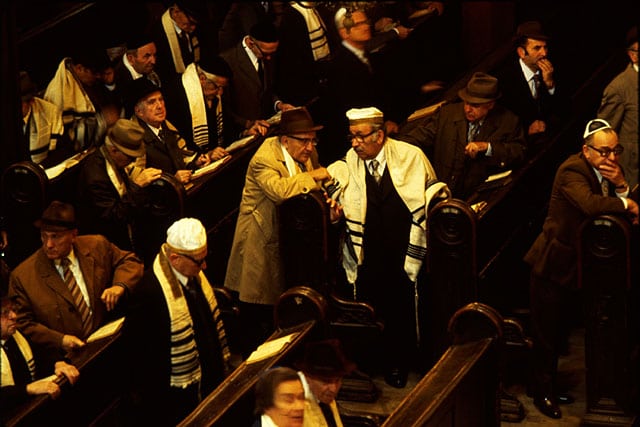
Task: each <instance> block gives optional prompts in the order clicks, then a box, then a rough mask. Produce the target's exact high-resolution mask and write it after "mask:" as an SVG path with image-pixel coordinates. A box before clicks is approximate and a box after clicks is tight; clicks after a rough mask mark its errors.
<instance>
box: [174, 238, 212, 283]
mask: <svg viewBox="0 0 640 427" xmlns="http://www.w3.org/2000/svg"><path fill="white" fill-rule="evenodd" d="M169 260H170V262H171V265H173V268H175V269H176V270H178V272H179V273H180V274H184V275H185V276H187V277H195V276H197V275H198V274H200V271H201V270H206V269H207V247H206V246H205V247H204V248H202V249H200V250H199V251H198V252H195V253H193V254H190V255H185V254H179V253H174V254H172V256H170V257H169Z"/></svg>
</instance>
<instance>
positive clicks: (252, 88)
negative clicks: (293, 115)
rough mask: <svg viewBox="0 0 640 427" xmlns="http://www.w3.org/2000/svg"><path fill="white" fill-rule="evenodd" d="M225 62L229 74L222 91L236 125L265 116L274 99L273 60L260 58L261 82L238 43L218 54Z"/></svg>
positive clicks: (269, 110) (271, 112)
mask: <svg viewBox="0 0 640 427" xmlns="http://www.w3.org/2000/svg"><path fill="white" fill-rule="evenodd" d="M220 56H222V58H223V59H224V60H225V61H226V62H227V64H229V67H230V68H231V71H232V73H233V76H232V77H231V83H230V84H229V87H228V88H227V89H226V90H225V95H228V96H229V100H230V102H229V103H230V105H231V110H232V115H233V117H234V120H235V122H236V124H237V126H238V127H239V128H240V129H244V127H245V126H246V122H247V120H257V119H268V118H269V117H271V116H272V115H273V114H274V113H275V110H274V108H273V106H274V104H275V102H276V101H277V100H278V98H277V96H276V95H275V93H274V87H273V86H274V81H275V65H276V64H275V60H274V59H272V60H271V61H263V67H264V82H261V81H260V77H259V76H258V72H257V71H256V69H255V68H254V66H253V64H252V63H251V59H250V58H249V56H248V55H247V53H246V51H245V50H244V48H243V47H242V42H240V43H238V44H236V45H235V46H234V47H233V48H231V49H228V50H226V51H224V52H222V53H221V54H220Z"/></svg>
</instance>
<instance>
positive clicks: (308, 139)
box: [281, 132, 318, 163]
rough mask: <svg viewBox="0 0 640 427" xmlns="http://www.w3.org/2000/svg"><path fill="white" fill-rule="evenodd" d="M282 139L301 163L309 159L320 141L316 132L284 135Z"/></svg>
mask: <svg viewBox="0 0 640 427" xmlns="http://www.w3.org/2000/svg"><path fill="white" fill-rule="evenodd" d="M281 141H282V145H283V146H284V148H286V150H287V152H288V153H289V154H290V155H291V157H293V159H294V160H295V161H297V162H300V163H305V162H306V161H307V160H309V158H310V157H311V154H312V153H313V150H314V147H315V145H316V144H317V143H318V141H317V139H316V133H315V132H303V133H296V134H293V135H282V138H281Z"/></svg>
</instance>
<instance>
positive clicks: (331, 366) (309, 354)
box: [296, 339, 356, 378]
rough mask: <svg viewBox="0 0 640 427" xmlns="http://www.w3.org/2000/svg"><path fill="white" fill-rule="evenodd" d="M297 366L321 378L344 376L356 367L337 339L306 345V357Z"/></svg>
mask: <svg viewBox="0 0 640 427" xmlns="http://www.w3.org/2000/svg"><path fill="white" fill-rule="evenodd" d="M296 368H298V369H299V370H301V371H302V372H304V373H305V374H308V375H311V376H315V377H320V378H336V377H344V376H345V375H348V374H350V373H351V372H353V371H354V370H355V369H356V364H355V363H353V362H351V361H349V360H348V359H347V358H346V356H345V355H344V353H343V352H342V348H341V346H340V341H338V340H337V339H329V340H323V341H317V342H311V343H309V344H307V346H306V347H305V352H304V358H303V359H302V361H301V362H299V363H297V364H296Z"/></svg>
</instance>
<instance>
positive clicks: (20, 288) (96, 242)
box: [9, 235, 143, 350]
mask: <svg viewBox="0 0 640 427" xmlns="http://www.w3.org/2000/svg"><path fill="white" fill-rule="evenodd" d="M73 250H74V253H75V256H76V257H77V258H78V261H79V262H80V269H81V270H82V275H83V277H84V281H85V283H86V285H87V289H88V291H89V298H90V302H91V304H90V305H91V308H92V310H93V316H92V321H93V325H92V329H93V330H95V329H97V328H98V327H100V326H102V325H103V324H105V323H106V322H107V321H108V320H109V318H110V313H108V312H107V308H106V306H105V305H104V303H103V302H102V301H101V300H100V296H101V295H102V292H103V291H104V290H105V289H107V288H109V287H111V286H112V285H113V284H115V283H123V284H124V285H125V286H126V287H127V288H128V289H134V288H135V286H136V284H137V283H138V281H139V280H140V278H141V277H142V271H143V266H142V262H141V261H140V260H139V259H138V257H136V256H135V255H134V254H133V253H132V252H127V251H123V250H121V249H120V248H118V247H117V246H115V245H114V244H113V243H111V242H109V241H108V240H107V239H105V238H104V237H103V236H99V235H87V236H78V238H77V240H76V242H75V243H74V246H73ZM9 294H10V295H15V296H16V298H17V299H16V302H17V306H18V327H19V328H20V331H22V333H23V334H24V335H25V336H27V337H28V338H29V339H30V340H31V342H33V343H34V344H35V345H38V346H42V347H44V348H45V349H46V350H61V348H62V347H61V344H62V336H63V335H75V336H77V337H79V338H86V337H84V336H83V333H82V319H81V317H80V313H79V312H78V311H77V310H76V306H75V304H74V302H73V298H72V296H71V292H70V291H69V288H67V286H66V285H65V283H64V281H63V280H62V277H61V276H60V274H59V273H58V271H57V270H56V268H55V266H54V264H53V262H52V261H50V260H49V259H48V258H47V256H46V255H45V253H44V251H43V249H42V248H40V249H38V250H37V251H36V252H35V253H34V254H33V255H31V256H30V257H29V258H27V259H26V260H25V261H23V262H22V263H21V264H20V265H18V266H17V267H16V268H15V270H13V272H12V273H11V277H10V278H9Z"/></svg>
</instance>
